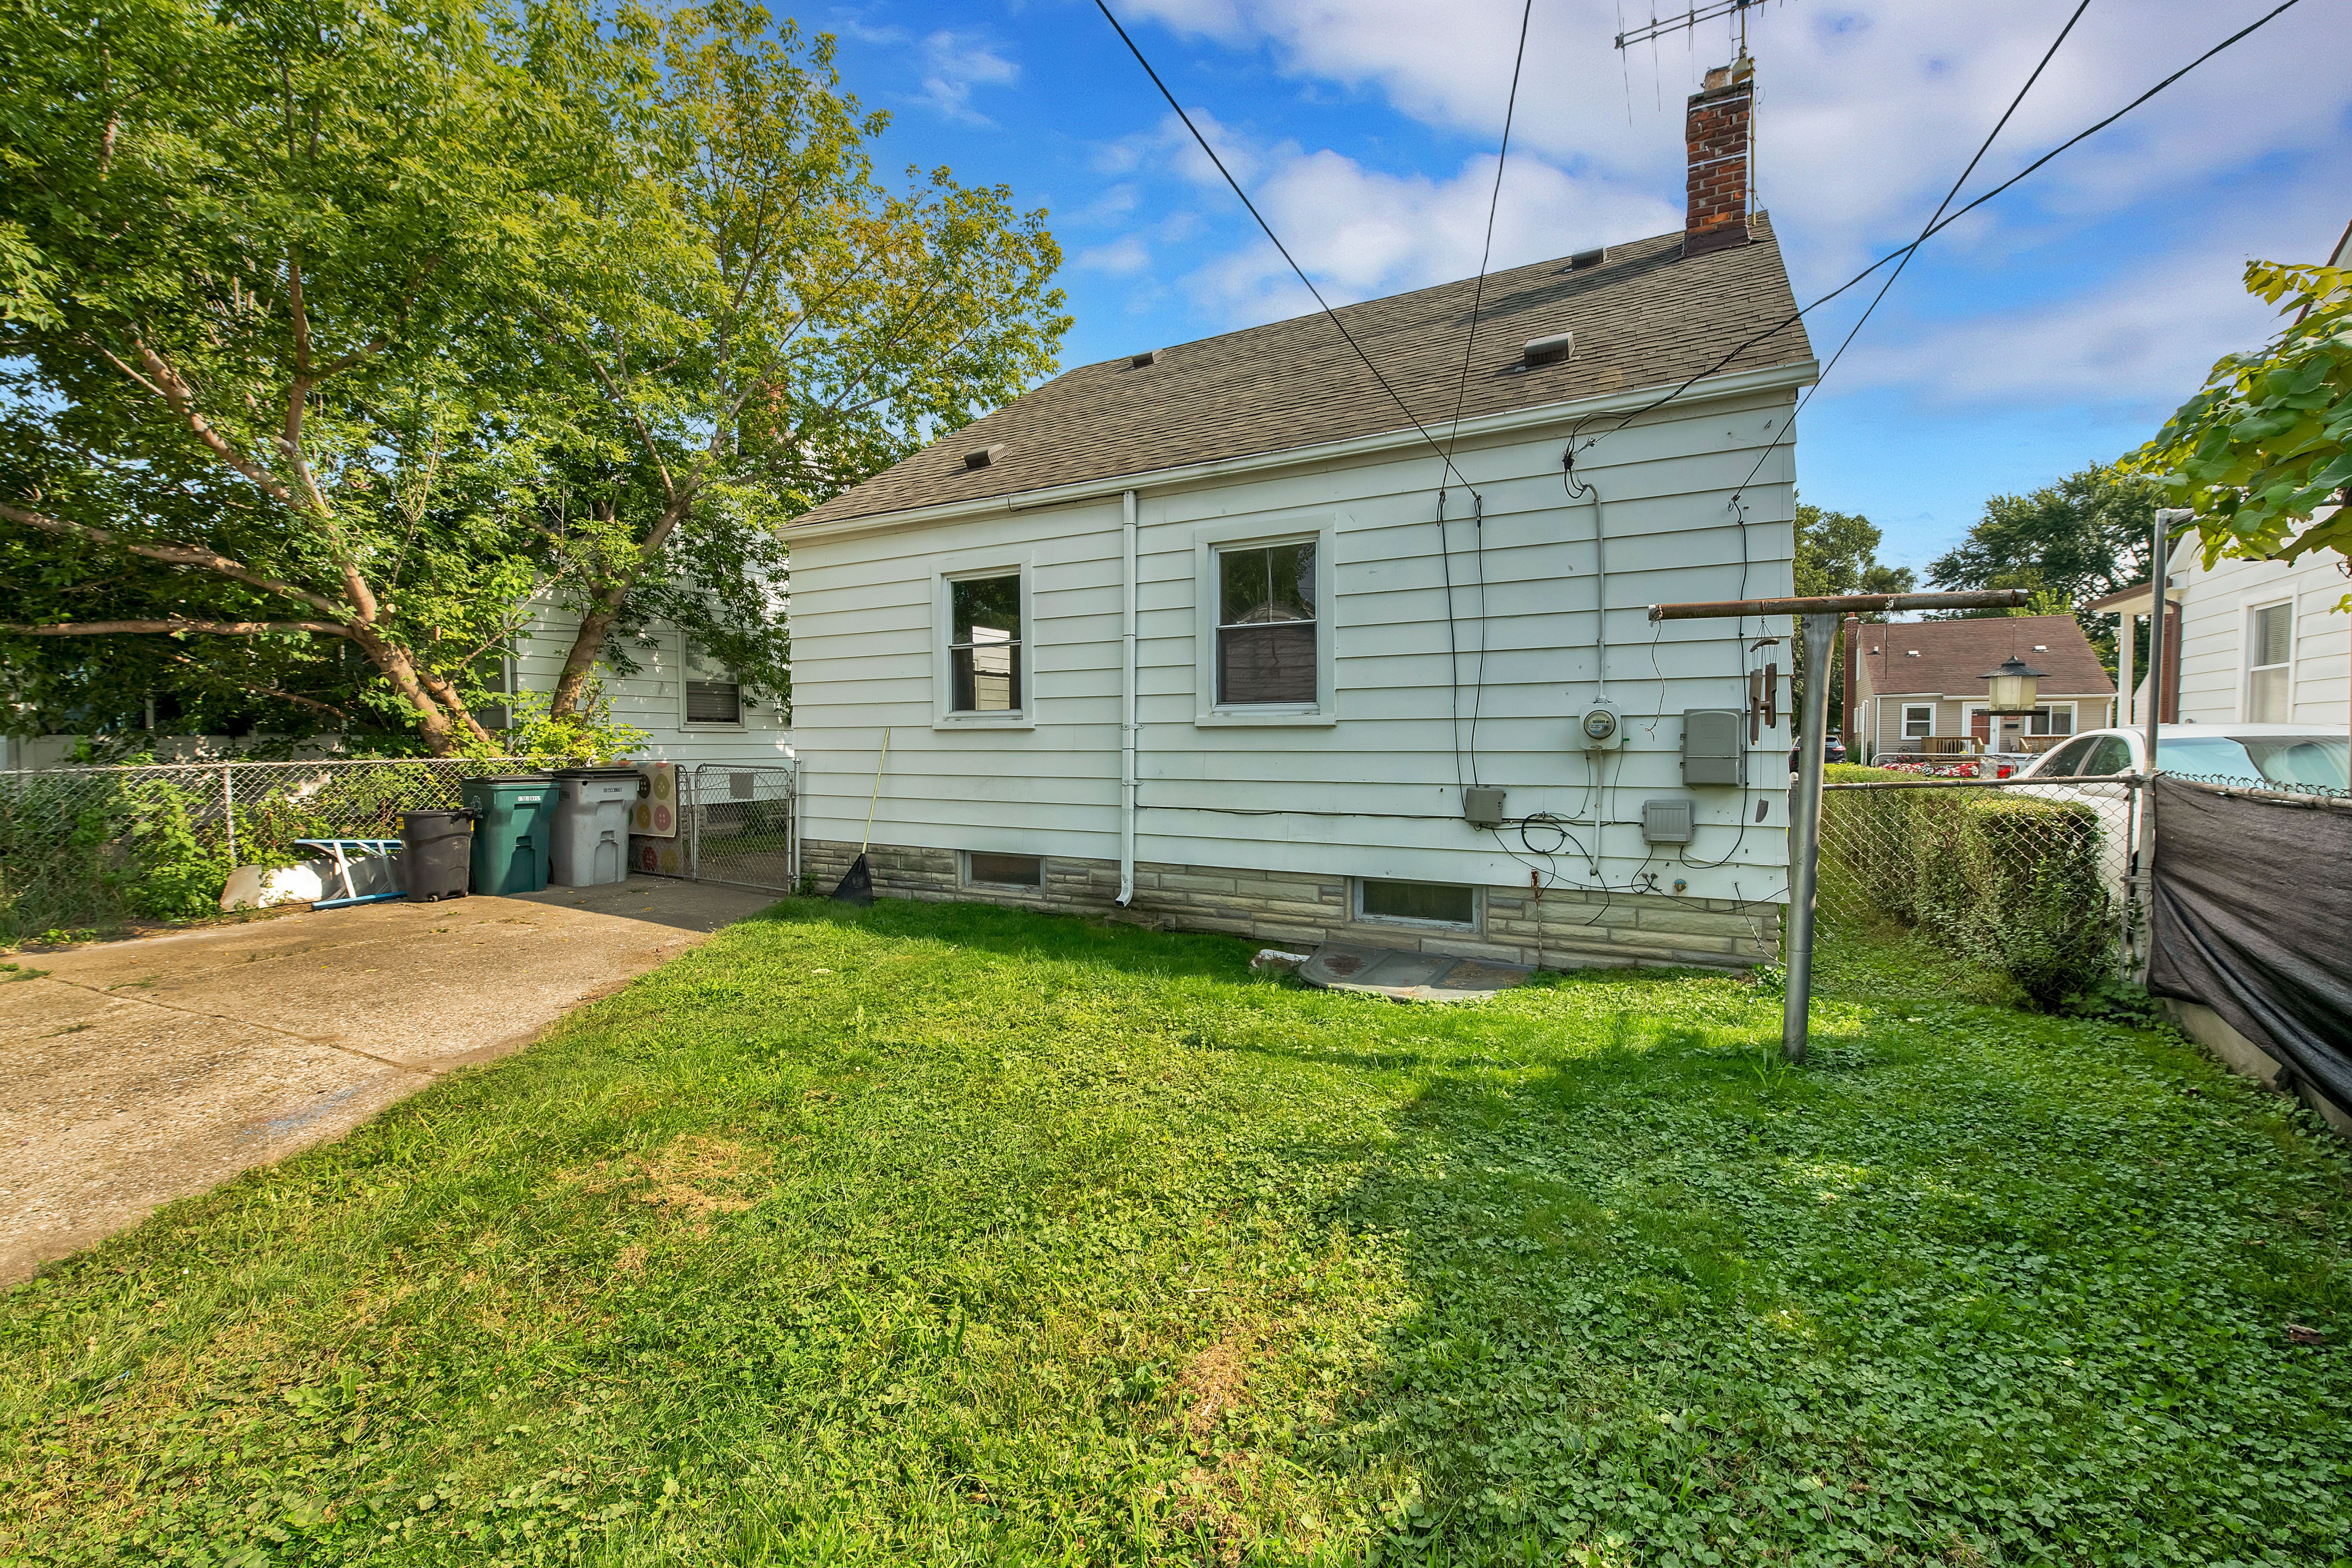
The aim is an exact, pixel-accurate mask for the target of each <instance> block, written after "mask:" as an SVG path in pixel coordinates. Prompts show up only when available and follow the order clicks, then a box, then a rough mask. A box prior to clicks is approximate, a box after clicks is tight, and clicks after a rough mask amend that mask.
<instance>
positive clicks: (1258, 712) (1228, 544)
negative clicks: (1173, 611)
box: [1192, 513, 1460, 931]
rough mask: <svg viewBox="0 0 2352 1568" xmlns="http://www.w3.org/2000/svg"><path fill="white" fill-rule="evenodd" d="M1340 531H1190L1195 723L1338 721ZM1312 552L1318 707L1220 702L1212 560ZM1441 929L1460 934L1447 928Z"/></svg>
mask: <svg viewBox="0 0 2352 1568" xmlns="http://www.w3.org/2000/svg"><path fill="white" fill-rule="evenodd" d="M1337 534H1338V529H1337V527H1336V526H1335V522H1334V520H1333V518H1332V517H1331V516H1330V515H1329V514H1328V513H1318V514H1313V515H1307V516H1292V517H1261V518H1254V519H1247V520H1244V521H1238V522H1223V523H1211V524H1205V525H1202V526H1201V527H1198V528H1195V529H1194V530H1193V531H1192V654H1193V675H1192V722H1193V723H1194V724H1196V725H1198V726H1200V727H1201V728H1202V729H1214V728H1220V727H1224V726H1233V727H1236V728H1240V727H1260V728H1264V727H1277V726H1278V727H1287V728H1292V729H1315V728H1327V727H1328V726H1330V725H1333V724H1337V723H1338V722H1339V682H1338V675H1337V668H1338V665H1337V656H1336V648H1337V646H1338V643H1339V569H1338V565H1337V563H1336V561H1335V557H1336V555H1337V553H1338V552H1337V550H1336V549H1335V548H1334V546H1335V544H1336V543H1337ZM1309 541H1311V542H1313V543H1314V545H1315V700H1314V701H1313V702H1312V703H1289V702H1278V703H1277V702H1248V703H1234V704H1232V705H1230V706H1228V705H1225V704H1221V703H1219V702H1218V701H1217V607H1218V605H1219V603H1220V601H1221V594H1220V590H1219V584H1218V582H1217V552H1219V551H1221V550H1225V549H1240V550H1247V549H1251V548H1253V547H1256V546H1262V545H1268V544H1299V543H1305V542H1309ZM1445 929H1447V930H1449V931H1452V930H1458V929H1460V928H1458V927H1453V926H1448V927H1446V928H1445Z"/></svg>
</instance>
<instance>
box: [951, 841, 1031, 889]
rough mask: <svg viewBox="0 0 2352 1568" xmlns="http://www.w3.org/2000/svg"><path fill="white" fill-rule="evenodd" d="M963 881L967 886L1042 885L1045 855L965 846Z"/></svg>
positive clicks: (1009, 886)
mask: <svg viewBox="0 0 2352 1568" xmlns="http://www.w3.org/2000/svg"><path fill="white" fill-rule="evenodd" d="M963 881H964V886H965V887H967V888H1042V887H1044V886H1045V857H1044V856H1043V855H999V854H996V853H994V852H993V851H991V850H985V849H967V850H966V851H964V857H963Z"/></svg>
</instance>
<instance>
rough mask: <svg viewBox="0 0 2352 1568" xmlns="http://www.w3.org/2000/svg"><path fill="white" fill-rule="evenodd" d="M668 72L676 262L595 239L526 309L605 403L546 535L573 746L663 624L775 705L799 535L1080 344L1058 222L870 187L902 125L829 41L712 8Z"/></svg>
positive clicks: (935, 191) (567, 257) (578, 431)
mask: <svg viewBox="0 0 2352 1568" xmlns="http://www.w3.org/2000/svg"><path fill="white" fill-rule="evenodd" d="M660 56H661V71H660V88H659V89H658V95H657V102H656V105H655V112H656V116H657V120H656V123H657V127H658V129H657V132H656V133H655V134H654V136H653V137H652V138H651V139H650V141H649V142H648V147H649V151H650V153H651V154H652V155H657V156H658V159H659V165H658V166H659V169H660V171H661V177H662V180H663V182H664V184H665V185H666V188H667V192H668V195H669V200H670V203H671V213H672V215H673V216H674V217H675V219H676V220H677V226H678V232H679V233H680V234H681V235H682V236H683V237H684V238H683V239H682V240H680V241H679V242H678V243H676V244H674V245H671V246H670V247H667V248H665V249H663V250H660V251H659V252H657V253H651V254H649V253H647V252H646V250H644V249H642V248H640V249H638V250H635V251H627V252H617V253H616V252H615V251H614V249H612V248H611V247H608V246H606V245H605V244H604V224H603V223H602V221H601V217H602V215H601V214H598V213H594V212H583V214H582V215H581V217H582V221H580V222H579V223H577V224H575V225H573V226H571V227H570V228H569V229H567V230H565V231H563V232H562V233H561V234H560V235H559V236H558V237H557V238H558V241H559V244H558V251H557V254H558V257H559V263H560V264H559V265H558V266H557V267H556V268H552V269H551V270H550V271H549V272H548V273H547V274H546V275H545V277H544V279H543V285H542V286H541V288H540V289H538V291H537V292H536V293H535V295H534V297H533V300H532V305H531V317H532V320H533V322H534V324H535V327H536V330H537V331H539V333H540V334H541V341H542V343H543V357H544V358H545V359H546V360H547V361H548V362H549V363H562V364H566V365H571V366H577V367H581V368H582V369H583V370H584V371H585V372H587V373H588V374H590V375H592V376H593V388H594V390H595V392H596V394H597V397H596V400H595V402H594V403H593V405H582V406H580V407H578V408H576V409H574V410H572V412H571V413H570V416H569V420H568V425H567V427H566V436H565V438H564V443H563V447H562V460H561V466H560V467H561V474H562V483H561V484H560V486H558V487H557V488H556V489H555V491H554V492H553V494H552V496H551V510H552V512H553V515H551V516H550V517H549V518H547V519H546V525H547V529H548V532H549V534H550V536H551V539H552V540H553V541H554V542H555V561H556V563H557V573H558V575H557V577H556V586H557V588H558V591H559V593H560V594H561V595H562V597H563V598H564V600H565V601H566V602H567V603H569V604H570V605H572V607H574V608H576V609H577V610H578V611H579V613H580V616H581V620H580V624H579V627H578V631H577V634H576V636H575V637H574V638H573V641H572V647H571V649H570V652H569V653H568V655H567V656H566V658H565V662H564V668H563V673H562V677H561V679H560V680H559V681H558V684H557V686H556V689H555V691H554V695H553V702H552V713H553V715H554V716H555V717H557V718H562V717H563V716H565V715H567V714H569V713H572V712H573V711H575V710H577V709H578V708H579V706H580V705H581V704H582V703H583V700H585V696H586V693H587V692H588V691H589V689H590V687H591V681H592V674H593V668H594V666H595V664H596V662H597V661H598V660H599V659H600V658H602V659H604V660H605V661H606V662H608V663H610V664H613V665H614V666H615V667H617V668H629V653H628V647H629V642H630V638H631V635H632V634H633V633H635V632H638V631H640V630H641V629H642V628H643V626H645V624H646V622H647V621H648V620H651V619H653V618H656V617H659V618H662V619H666V620H668V621H671V622H674V623H676V624H677V625H679V626H683V627H685V628H686V630H687V632H688V636H689V637H692V638H693V639H694V640H695V641H697V642H698V643H700V644H701V645H702V646H703V647H706V648H708V649H709V650H710V652H711V653H712V654H714V655H715V656H717V657H718V658H721V659H723V660H724V661H726V662H727V663H729V664H730V665H731V666H732V667H733V668H735V670H736V671H737V673H738V675H739V677H740V679H742V680H743V681H744V683H745V684H746V685H747V686H749V687H751V689H753V691H755V692H761V693H765V694H770V695H775V696H782V695H784V694H785V692H786V689H787V681H788V679H789V677H788V670H787V648H786V645H785V640H784V638H785V634H784V628H783V618H782V615H781V614H780V613H779V612H780V603H779V601H780V596H781V594H782V586H783V580H784V572H785V563H784V559H783V547H782V542H781V540H780V537H779V535H778V532H777V530H778V527H779V526H780V524H781V523H782V521H783V520H784V519H785V518H787V517H789V516H791V515H793V514H794V513H796V512H799V511H803V510H807V509H808V508H809V507H811V506H814V505H815V504H816V503H817V502H819V501H821V500H824V499H825V498H827V497H828V496H831V495H834V494H836V493H838V492H839V491H841V490H843V489H846V488H848V487H849V486H850V485H852V484H855V483H856V482H857V481H858V480H860V479H865V478H866V477H867V476H868V475H870V474H873V473H876V472H877V471H879V470H880V469H882V468H887V467H888V466H889V465H890V464H892V463H894V462H896V461H898V459H899V458H903V457H905V456H907V455H908V453H909V452H911V451H913V450H914V449H915V448H917V447H919V446H921V445H922V444H923V443H924V442H925V441H927V440H929V439H930V438H931V437H934V436H936V435H938V434H940V433H942V432H943V431H945V430H948V429H951V428H953V427H955V426H959V425H961V424H965V423H967V422H969V421H970V420H971V419H972V418H973V417H975V416H977V415H979V414H980V413H982V412H983V411H985V410H986V409H987V408H990V407H992V406H994V405H997V404H999V403H1002V402H1003V401H1004V400H1006V399H1008V398H1010V397H1012V396H1013V395H1017V394H1018V393H1019V392H1020V391H1021V390H1022V389H1023V388H1024V386H1026V385H1028V384H1030V383H1032V382H1033V381H1034V380H1035V379H1036V378H1037V377H1039V376H1042V375H1044V374H1047V373H1049V372H1050V371H1051V370H1052V369H1053V367H1054V363H1055V345H1056V344H1057V343H1058V342H1059V341H1060V339H1061V336H1062V333H1063V332H1064V331H1066V330H1067V328H1068V326H1069V319H1068V318H1067V317H1066V316H1064V315H1062V314H1061V313H1060V311H1061V306H1062V302H1063V296H1062V294H1061V292H1060V291H1059V290H1058V289H1052V288H1050V287H1049V285H1050V282H1051V279H1052V276H1053V273H1054V271H1055V268H1056V267H1057V266H1058V265H1059V264H1060V258H1061V252H1060V250H1059V248H1058V247H1056V246H1055V243H1054V240H1053V237H1052V236H1051V235H1049V234H1048V233H1047V232H1046V231H1045V226H1044V218H1045V215H1044V214H1043V213H1042V212H1030V213H1026V214H1022V213H1016V212H1015V211H1014V210H1013V205H1012V201H1011V193H1010V192H1009V191H1008V190H1006V189H1005V188H1004V187H1003V186H995V187H981V188H971V187H965V186H961V185H959V184H956V183H955V182H954V180H953V178H952V176H951V175H950V174H949V172H948V171H947V170H945V169H939V170H935V171H933V172H932V173H931V174H929V176H928V177H927V178H926V177H922V176H919V175H916V174H915V173H914V171H911V170H910V171H909V175H910V180H911V182H912V183H911V184H910V188H908V190H906V191H904V192H899V193H893V192H891V191H889V190H887V189H886V188H885V187H884V186H883V185H882V184H881V183H880V182H878V181H877V179H876V177H875V174H874V172H873V164H872V159H871V156H870V153H869V152H868V143H869V142H871V141H872V139H873V138H875V137H877V136H878V135H879V134H880V133H881V132H882V131H883V130H884V128H885V127H886V126H887V122H888V121H887V117H886V116H884V115H881V114H878V113H877V114H866V113H863V112H862V111H861V110H860V109H859V107H858V104H857V102H856V100H855V99H854V98H851V97H849V96H847V95H845V93H843V91H842V90H841V84H840V79H839V76H838V73H837V71H836V70H835V63H834V44H833V40H832V39H831V38H829V37H824V36H822V35H820V36H818V37H814V38H813V39H809V40H806V41H803V38H802V36H801V34H800V32H799V30H798V28H797V27H796V26H794V25H793V23H791V22H789V21H787V22H785V23H784V24H782V26H780V27H772V26H771V25H770V19H769V16H768V15H767V13H765V12H764V11H761V10H760V9H759V8H758V7H756V6H754V5H746V4H742V3H741V0H712V3H711V4H709V5H702V6H698V7H694V8H690V9H685V10H680V11H677V12H676V13H675V14H673V15H672V16H669V17H668V18H667V22H666V24H665V26H664V28H663V32H662V37H661V43H660Z"/></svg>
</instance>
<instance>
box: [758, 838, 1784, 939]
mask: <svg viewBox="0 0 2352 1568" xmlns="http://www.w3.org/2000/svg"><path fill="white" fill-rule="evenodd" d="M866 853H867V862H868V864H869V865H870V866H871V868H872V869H873V872H874V890H875V892H876V893H877V895H879V896H881V897H883V898H897V899H926V900H934V901H942V900H972V901H977V902H982V903H992V904H1013V905H1017V906H1019V907H1021V908H1024V909H1034V910H1048V911H1055V912H1060V913H1066V914H1087V915H1118V917H1119V918H1121V919H1128V920H1139V921H1150V922H1154V923H1157V924H1159V925H1161V926H1164V927H1166V928H1168V929H1170V930H1171V931H1223V932H1227V933H1229V934H1231V935H1234V936H1247V937H1255V938H1256V939H1258V940H1260V941H1264V942H1285V943H1290V944H1293V945H1307V946H1311V945H1313V944H1315V943H1318V942H1326V941H1332V942H1361V943H1363V944H1365V945H1367V946H1373V947H1396V948H1406V949H1412V950H1417V951H1419V952H1443V953H1452V954H1454V955H1456V956H1459V957H1465V958H1487V959H1494V960H1496V961H1498V962H1501V963H1526V964H1533V965H1535V966H1536V967H1538V968H1542V969H1582V968H1592V967H1597V966H1602V965H1619V964H1708V965H1714V966H1717V967H1745V966H1747V965H1749V964H1754V963H1767V962H1769V961H1770V960H1772V959H1774V958H1776V957H1777V956H1778V954H1779V946H1780V910H1778V909H1777V908H1776V907H1774V906H1770V905H1751V906H1748V908H1746V909H1745V910H1743V909H1741V908H1740V907H1739V906H1738V905H1736V904H1733V903H1731V902H1729V901H1728V900H1721V899H1676V898H1668V897H1666V896H1664V895H1663V894H1650V893H1607V894H1602V893H1586V892H1582V891H1579V890H1575V889H1565V888H1554V889H1547V890H1546V891H1545V892H1544V893H1543V894H1542V896H1541V897H1538V896H1536V895H1535V894H1534V893H1533V892H1531V891H1530V890H1529V889H1526V888H1506V887H1488V888H1486V889H1483V892H1484V899H1483V900H1482V901H1483V905H1484V909H1483V913H1484V917H1485V918H1484V920H1483V921H1481V927H1480V929H1479V930H1477V931H1454V930H1432V929H1429V928H1426V927H1420V926H1412V925H1399V924H1392V923H1391V922H1388V921H1358V920H1353V919H1350V918H1349V909H1350V907H1351V904H1350V901H1349V892H1348V879H1347V878H1346V877H1343V876H1329V875H1321V874H1312V873H1307V872H1300V871H1243V870H1234V869H1229V868H1219V867H1209V866H1167V865H1160V864H1155V863H1153V862H1150V861H1144V862H1139V863H1138V865H1137V866H1136V868H1135V897H1134V899H1133V900H1131V901H1130V902H1129V906H1128V908H1127V910H1124V911H1121V910H1118V906H1117V905H1116V903H1115V902H1114V900H1116V899H1117V897H1118V863H1117V862H1116V861H1111V860H1087V859H1079V858H1073V857H1068V856H1060V855H1055V856H1048V857H1046V859H1045V886H1044V887H1042V888H1004V887H992V886H989V885H986V884H967V883H965V881H964V880H963V867H962V857H961V854H960V853H959V852H957V851H956V850H953V849H926V848H919V847H913V846H909V845H901V844H877V845H875V846H874V847H872V848H871V849H870V850H868V851H867V852H866ZM856 856H857V846H856V845H855V844H845V843H841V842H838V841H835V840H831V839H822V838H809V839H803V841H802V843H801V868H802V870H803V873H804V874H806V875H808V876H810V877H812V878H814V880H815V884H816V887H817V889H819V890H820V891H826V890H830V889H832V887H833V886H834V884H835V883H836V882H838V881H839V880H840V879H841V878H842V877H843V875H844V874H845V873H846V872H847V871H848V869H849V863H850V862H851V861H852V860H853V859H855V858H856Z"/></svg>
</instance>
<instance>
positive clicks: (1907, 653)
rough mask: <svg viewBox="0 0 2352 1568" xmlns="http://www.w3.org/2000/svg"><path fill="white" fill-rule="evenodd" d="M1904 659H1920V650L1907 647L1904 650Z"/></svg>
mask: <svg viewBox="0 0 2352 1568" xmlns="http://www.w3.org/2000/svg"><path fill="white" fill-rule="evenodd" d="M1903 657H1904V658H1918V657H1919V650H1918V649H1917V648H1916V647H1906V648H1905V649H1904V650H1903Z"/></svg>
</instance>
